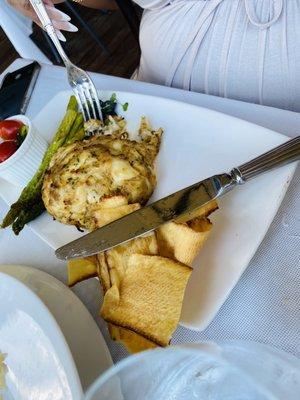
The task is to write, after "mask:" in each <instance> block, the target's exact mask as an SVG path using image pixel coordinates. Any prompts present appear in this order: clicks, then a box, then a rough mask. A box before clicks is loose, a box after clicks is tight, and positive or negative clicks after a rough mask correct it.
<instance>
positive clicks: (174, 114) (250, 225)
mask: <svg viewBox="0 0 300 400" xmlns="http://www.w3.org/2000/svg"><path fill="white" fill-rule="evenodd" d="M110 94H111V93H108V92H103V93H102V98H108V97H109V96H110ZM69 95H70V92H61V93H59V94H58V95H57V96H56V97H55V98H53V99H52V101H51V102H50V103H49V104H48V105H47V106H46V107H45V108H44V109H43V110H42V111H41V112H40V113H39V115H38V116H37V117H36V118H35V120H34V123H35V125H36V126H37V128H38V129H39V131H40V132H43V135H45V137H46V138H47V139H50V138H51V136H52V135H53V133H54V131H55V129H56V127H57V124H58V122H59V121H60V120H61V118H62V116H63V114H64V112H65V108H66V104H67V101H68V98H69ZM117 98H118V100H119V101H120V103H123V102H126V101H128V102H129V108H128V111H127V112H123V111H122V110H121V108H120V110H119V112H120V113H121V114H123V115H124V116H125V117H126V118H127V119H128V120H129V127H130V129H136V128H137V126H138V123H139V118H140V116H141V115H146V116H147V117H149V119H150V121H151V123H152V125H153V126H154V127H159V126H162V127H163V128H164V130H165V133H164V139H163V142H162V146H161V150H160V154H159V157H158V185H157V188H156V190H155V193H154V196H153V198H152V200H156V199H159V198H161V197H163V196H165V195H168V194H170V193H172V192H174V191H176V190H179V189H182V188H183V187H185V186H188V185H190V184H192V183H195V182H197V181H199V180H202V179H203V178H206V177H209V176H211V175H213V174H215V173H219V172H225V171H228V170H230V169H231V168H232V167H234V166H237V165H239V164H241V163H243V162H245V161H247V160H249V159H251V158H253V157H255V156H257V155H259V154H261V153H263V152H264V151H267V150H269V149H271V148H272V147H274V146H276V145H278V144H280V143H282V142H284V141H286V140H287V139H288V138H287V137H285V136H283V135H280V134H278V133H276V132H273V131H270V130H267V129H265V128H262V127H259V126H257V125H253V124H250V123H248V122H245V121H242V120H240V119H237V118H233V117H230V116H228V115H225V114H221V113H218V112H215V111H211V110H207V109H205V108H201V107H196V106H193V105H189V104H184V103H181V102H177V101H174V100H168V99H163V98H158V97H152V96H144V95H138V94H133V93H124V92H117ZM294 171H295V165H289V166H286V167H284V168H281V169H278V170H276V171H274V172H271V173H269V174H267V175H265V176H262V177H259V178H257V179H256V180H254V181H253V182H250V183H248V184H247V185H245V186H243V187H240V188H238V189H237V190H235V191H234V192H232V193H230V194H228V195H227V196H226V197H224V198H223V199H221V200H220V202H219V204H220V211H218V212H216V213H215V214H214V216H213V217H212V219H213V221H214V224H215V226H214V229H213V232H212V234H211V236H210V237H209V239H208V242H207V244H206V246H205V248H204V250H203V251H202V252H201V254H200V256H199V258H198V259H197V261H196V262H195V264H194V267H195V270H194V272H193V274H192V277H191V280H190V282H189V285H188V288H187V291H186V296H185V300H184V306H183V312H182V318H181V324H182V325H184V326H186V327H188V328H191V329H195V330H203V329H205V328H206V327H207V325H208V324H209V323H210V322H211V320H212V319H213V317H214V316H215V315H216V313H217V312H218V310H219V308H220V307H221V305H222V304H223V303H224V301H225V300H226V298H227V296H228V295H229V293H230V291H231V290H232V289H233V287H234V285H235V284H236V283H237V281H238V279H239V278H240V276H241V274H242V273H243V271H244V270H245V268H246V267H247V265H248V263H249V261H250V260H251V258H252V256H253V255H254V253H255V251H256V250H257V248H258V246H259V244H260V243H261V241H262V239H263V237H264V236H265V234H266V232H267V230H268V228H269V226H270V224H271V222H272V220H273V218H274V216H275V214H276V212H277V210H278V208H279V205H280V203H281V201H282V199H283V197H284V194H285V192H286V190H287V188H288V185H289V182H290V180H291V178H292V176H293V173H294ZM0 193H1V194H2V196H3V198H4V200H6V202H7V203H11V202H12V201H13V200H14V199H16V198H17V197H18V189H16V188H15V187H13V186H12V185H9V184H7V183H4V182H3V181H2V182H1V184H0ZM31 228H32V229H33V230H34V231H35V232H36V233H37V234H38V235H39V236H40V237H41V238H42V239H43V240H45V241H46V242H47V243H49V245H50V246H52V247H53V248H57V247H59V246H61V245H63V244H65V243H67V242H69V241H70V240H73V239H75V238H78V237H80V235H81V234H80V233H79V232H77V230H76V229H75V228H73V227H70V226H63V225H61V224H60V223H58V222H55V221H53V220H52V218H51V217H50V216H48V215H47V214H44V215H43V216H41V217H40V218H39V219H38V220H36V221H34V222H33V223H31ZM20 240H21V238H20Z"/></svg>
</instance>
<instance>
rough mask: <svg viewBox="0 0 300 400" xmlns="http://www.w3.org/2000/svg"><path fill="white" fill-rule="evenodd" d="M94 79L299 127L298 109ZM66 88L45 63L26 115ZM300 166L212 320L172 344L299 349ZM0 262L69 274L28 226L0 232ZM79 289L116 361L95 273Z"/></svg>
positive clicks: (290, 129) (270, 124)
mask: <svg viewBox="0 0 300 400" xmlns="http://www.w3.org/2000/svg"><path fill="white" fill-rule="evenodd" d="M24 63H25V61H24V60H17V61H16V62H14V63H13V64H12V65H11V66H10V69H11V70H12V69H16V68H18V67H20V66H22V65H23V64H24ZM93 79H94V80H95V82H96V85H97V87H98V88H103V89H109V90H123V91H131V92H137V93H144V94H152V95H157V96H162V97H168V98H172V99H177V100H182V101H185V102H188V103H191V104H196V105H200V106H204V107H207V108H211V109H214V110H218V111H221V112H224V113H227V114H230V115H234V116H237V117H239V118H242V119H245V120H247V121H251V122H254V123H257V124H259V125H262V126H264V127H267V128H270V129H273V130H275V131H278V132H281V133H284V134H286V135H289V136H296V135H297V134H298V133H299V129H298V127H300V114H298V113H293V112H289V111H284V110H279V109H275V108H270V107H263V106H259V105H254V104H248V103H243V102H238V101H233V100H228V99H221V98H217V97H213V96H207V95H202V94H197V93H190V92H186V91H182V90H178V89H170V88H166V87H161V86H157V85H150V84H145V83H141V82H135V81H130V80H125V79H120V78H116V77H111V76H105V75H100V74H93ZM65 89H68V83H67V80H66V74H65V71H64V69H63V68H60V67H53V66H46V65H45V66H43V68H42V71H41V74H40V76H39V79H38V82H37V85H36V88H35V91H34V94H33V97H32V100H31V102H30V105H29V109H28V115H29V116H30V117H34V116H35V115H36V114H37V112H38V111H39V110H40V109H41V108H42V107H43V106H44V105H45V104H46V103H47V102H48V101H49V100H50V99H51V98H52V97H53V96H54V95H55V94H56V93H57V92H59V91H61V90H65ZM241 134H242V132H241ZM299 170H300V169H299V167H298V169H297V171H296V174H295V177H294V179H293V181H292V183H291V185H290V187H289V190H288V193H287V195H286V197H285V199H284V201H283V203H282V205H281V207H280V210H279V212H278V214H277V216H276V218H275V219H274V221H273V223H272V225H271V227H270V229H269V231H268V233H267V235H266V237H265V239H264V241H263V243H262V244H261V246H260V247H259V249H258V251H257V253H256V255H255V256H254V258H253V260H252V261H251V263H250V265H249V266H248V268H247V270H246V272H245V273H244V274H243V276H242V278H241V279H240V281H239V282H238V284H237V285H236V287H235V288H234V290H233V291H232V293H231V295H230V296H229V298H228V300H227V301H226V303H225V304H224V305H223V307H222V308H221V310H220V311H219V313H218V315H217V316H216V318H215V319H214V321H213V322H212V323H211V324H210V326H209V327H208V328H207V329H206V330H205V331H204V332H201V333H199V332H192V331H190V330H188V329H185V328H182V327H179V328H178V329H177V331H176V333H175V335H174V340H173V343H179V342H180V343H183V342H197V341H201V340H225V339H246V340H256V341H260V342H264V343H268V344H271V345H274V346H277V347H279V348H282V349H284V350H286V351H289V352H291V353H293V354H295V355H298V356H300V196H299V194H300V174H299ZM270 201H272V199H270ZM6 208H7V207H6V205H5V204H4V202H3V201H2V200H1V199H0V217H2V216H3V215H4V212H5V210H6ZM260 212H263V210H260ZM0 264H23V265H29V266H34V267H36V268H39V269H42V270H44V271H46V272H48V273H50V274H51V275H53V276H55V277H57V278H58V279H60V280H62V281H63V282H65V281H66V271H65V265H64V263H62V262H60V261H58V260H57V259H56V258H55V256H54V253H53V250H52V249H50V248H49V247H48V246H47V245H46V244H45V243H44V242H42V241H41V240H40V239H39V238H38V237H37V236H36V235H35V234H33V232H32V231H31V230H30V229H29V228H25V229H24V231H23V232H22V234H21V235H20V236H19V237H18V238H16V237H15V236H14V235H13V234H12V233H11V231H10V230H5V231H0ZM74 291H75V293H76V294H77V295H78V296H79V297H80V299H81V300H82V301H83V303H84V304H85V305H86V306H87V308H88V309H89V311H90V312H91V314H92V315H93V316H94V318H95V320H96V321H97V323H98V325H99V327H100V329H101V331H102V333H103V335H104V337H105V339H106V341H107V344H108V347H109V349H110V351H111V354H112V357H113V359H114V360H115V361H117V360H119V359H121V358H122V357H124V356H125V355H126V352H125V350H124V349H123V347H122V346H121V345H119V344H117V343H114V342H112V341H111V340H110V339H109V337H108V335H107V332H106V328H105V324H104V323H103V321H102V320H101V319H100V318H99V317H98V310H99V305H100V301H101V299H100V294H99V293H100V292H99V288H98V282H97V281H96V280H94V279H91V280H89V281H87V282H82V283H81V284H79V285H77V286H76V287H75V288H74Z"/></svg>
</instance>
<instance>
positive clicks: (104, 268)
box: [97, 253, 111, 294]
mask: <svg viewBox="0 0 300 400" xmlns="http://www.w3.org/2000/svg"><path fill="white" fill-rule="evenodd" d="M97 260H98V268H97V274H98V278H99V281H100V283H101V286H102V289H103V293H104V294H105V293H106V292H107V290H108V289H109V288H110V287H111V284H110V276H109V273H108V265H107V260H106V256H105V253H99V254H98V255H97Z"/></svg>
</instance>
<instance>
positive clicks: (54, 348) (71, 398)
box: [0, 273, 82, 400]
mask: <svg viewBox="0 0 300 400" xmlns="http://www.w3.org/2000/svg"><path fill="white" fill-rule="evenodd" d="M0 351H1V352H2V353H4V354H7V357H6V359H5V363H6V365H7V367H8V372H7V374H6V384H7V389H6V394H5V396H6V397H7V398H8V399H18V400H40V399H47V398H51V399H53V400H80V399H81V397H82V389H81V385H80V381H79V377H78V373H77V370H76V367H75V364H74V361H73V358H72V356H71V353H70V350H69V347H68V345H67V343H66V341H65V338H64V336H63V334H62V333H61V330H60V329H59V327H58V325H57V323H56V321H55V319H54V318H53V316H52V315H51V313H50V312H49V310H48V309H47V307H46V306H45V305H44V303H43V302H42V301H41V300H40V299H39V297H38V296H36V295H35V294H34V293H33V292H32V291H31V290H30V289H28V287H27V286H25V285H24V284H23V283H21V282H20V281H18V280H17V279H15V278H13V277H11V276H9V275H6V274H4V273H0ZM8 393H9V394H8Z"/></svg>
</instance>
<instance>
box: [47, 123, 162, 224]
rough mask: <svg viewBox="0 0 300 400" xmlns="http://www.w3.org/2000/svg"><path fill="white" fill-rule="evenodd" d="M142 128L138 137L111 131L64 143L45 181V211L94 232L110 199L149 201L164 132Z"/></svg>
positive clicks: (54, 157) (135, 201)
mask: <svg viewBox="0 0 300 400" xmlns="http://www.w3.org/2000/svg"><path fill="white" fill-rule="evenodd" d="M142 127H143V124H142V125H141V129H140V137H141V140H140V141H134V140H129V139H128V138H127V137H128V135H124V134H122V135H116V134H112V135H103V136H94V137H91V138H89V139H86V140H84V141H81V142H75V143H73V144H71V145H68V146H65V147H62V148H61V149H60V150H59V151H58V152H57V153H56V154H55V155H54V156H53V158H52V160H51V163H50V165H49V168H48V171H47V172H46V175H45V179H44V184H43V189H42V195H43V201H44V204H45V207H46V209H47V211H48V212H49V213H50V214H51V215H52V216H53V217H54V218H55V219H56V220H58V221H60V222H62V223H65V224H71V225H76V226H77V227H81V228H86V229H89V230H92V229H95V228H97V220H96V219H95V215H97V214H98V215H99V212H100V213H101V210H103V207H104V204H105V203H106V204H107V200H108V199H109V198H112V200H113V199H118V200H117V203H118V202H119V201H121V202H122V204H117V205H118V206H124V205H126V204H137V203H139V204H141V205H143V204H145V203H146V202H147V201H148V199H149V198H150V196H151V194H152V193H153V190H154V188H155V185H156V176H155V168H154V161H155V157H156V155H157V153H158V151H159V145H160V139H161V134H162V131H161V130H158V131H151V130H147V129H142ZM112 202H113V201H112ZM110 207H113V205H111V206H110Z"/></svg>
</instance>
